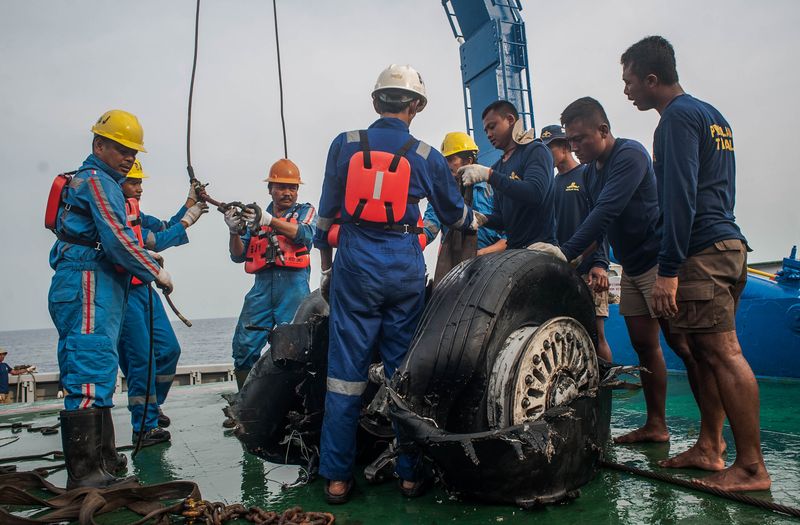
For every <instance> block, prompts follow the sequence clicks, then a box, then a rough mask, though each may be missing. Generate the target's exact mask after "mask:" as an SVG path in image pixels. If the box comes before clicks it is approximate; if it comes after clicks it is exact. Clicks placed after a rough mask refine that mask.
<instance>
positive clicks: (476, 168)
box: [458, 164, 492, 186]
mask: <svg viewBox="0 0 800 525" xmlns="http://www.w3.org/2000/svg"><path fill="white" fill-rule="evenodd" d="M491 174H492V169H491V168H487V167H486V166H481V165H480V164H470V165H469V166H463V167H461V168H458V176H459V177H461V182H462V183H463V184H464V186H472V185H473V184H475V183H477V182H484V181H487V180H489V175H491Z"/></svg>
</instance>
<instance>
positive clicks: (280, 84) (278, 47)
mask: <svg viewBox="0 0 800 525" xmlns="http://www.w3.org/2000/svg"><path fill="white" fill-rule="evenodd" d="M197 1H198V3H199V2H200V0H197ZM272 14H273V15H274V20H275V51H276V53H277V55H278V92H279V93H280V100H281V130H282V131H283V158H285V159H288V158H289V149H288V146H287V144H286V119H285V118H284V115H283V73H282V71H281V43H280V39H279V38H278V6H277V0H272Z"/></svg>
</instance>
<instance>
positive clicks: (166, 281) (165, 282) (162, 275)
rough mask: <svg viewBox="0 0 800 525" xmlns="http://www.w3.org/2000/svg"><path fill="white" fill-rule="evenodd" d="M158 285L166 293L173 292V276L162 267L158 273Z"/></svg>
mask: <svg viewBox="0 0 800 525" xmlns="http://www.w3.org/2000/svg"><path fill="white" fill-rule="evenodd" d="M156 286H158V287H159V288H161V290H163V291H164V295H169V294H171V293H172V276H171V275H170V274H169V272H168V271H166V270H165V269H164V268H161V269H160V270H159V271H158V275H156Z"/></svg>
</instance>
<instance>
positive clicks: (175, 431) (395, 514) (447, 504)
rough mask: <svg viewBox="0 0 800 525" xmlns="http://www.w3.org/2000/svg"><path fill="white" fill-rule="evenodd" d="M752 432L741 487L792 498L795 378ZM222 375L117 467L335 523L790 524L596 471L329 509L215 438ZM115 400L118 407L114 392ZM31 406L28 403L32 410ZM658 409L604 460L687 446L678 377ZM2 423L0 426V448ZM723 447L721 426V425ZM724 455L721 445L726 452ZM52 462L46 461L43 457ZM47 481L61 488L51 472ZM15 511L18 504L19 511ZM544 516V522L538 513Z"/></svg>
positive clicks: (124, 427)
mask: <svg viewBox="0 0 800 525" xmlns="http://www.w3.org/2000/svg"><path fill="white" fill-rule="evenodd" d="M760 384H761V399H762V417H761V422H762V429H763V432H762V440H763V443H764V453H765V457H766V461H767V467H768V469H769V470H770V472H771V474H772V477H773V488H772V490H771V491H769V492H761V493H751V495H753V496H757V497H763V498H767V499H771V500H773V501H775V502H778V503H782V504H785V505H790V506H794V507H800V382H797V381H795V382H777V381H762V382H760ZM233 388H234V385H233V384H232V383H227V384H216V385H205V386H198V387H179V388H175V389H173V392H172V394H171V397H170V399H169V401H168V402H167V404H166V406H165V407H164V409H165V412H166V413H167V414H168V415H169V416H170V417H171V418H172V426H171V427H170V429H169V430H170V431H171V432H172V443H171V444H169V445H161V446H156V447H151V448H148V449H145V450H143V451H142V452H141V453H140V454H139V455H138V456H137V458H136V459H135V460H134V461H133V462H132V464H131V465H129V467H128V469H129V472H130V473H132V474H135V475H136V476H138V477H139V479H140V480H141V481H143V482H145V483H156V482H161V481H166V480H174V479H190V480H194V481H196V482H197V483H198V484H199V486H200V489H201V491H202V493H203V497H204V498H206V499H209V500H215V501H224V502H227V503H234V502H243V503H244V504H245V505H258V506H261V507H263V508H266V509H270V510H282V509H285V508H287V507H290V506H294V505H301V506H302V507H303V508H304V509H306V510H317V511H330V512H333V513H334V514H335V515H336V521H337V523H344V524H347V523H349V524H361V523H364V524H371V523H381V524H388V523H403V524H406V523H419V524H422V523H425V524H436V523H490V522H491V523H502V522H513V523H534V522H543V523H548V524H556V523H578V522H580V523H607V524H616V523H704V524H708V523H753V524H762V523H767V524H772V523H797V521H796V520H792V519H791V518H788V517H785V516H782V515H779V514H774V513H769V512H766V511H762V510H759V509H754V508H751V507H747V506H745V505H742V504H738V503H733V502H728V501H726V500H722V499H719V498H716V497H712V496H707V495H705V494H701V493H695V492H690V491H687V490H685V489H681V488H677V487H672V486H669V485H666V484H662V483H658V482H653V481H648V480H644V479H641V478H636V477H633V476H630V475H627V474H621V473H617V472H611V471H604V470H601V471H600V473H599V474H598V476H597V477H596V478H595V480H594V481H592V482H591V483H590V484H589V485H587V486H586V487H584V488H583V489H582V491H581V497H580V498H579V499H577V500H575V501H573V502H571V503H568V504H563V505H558V506H554V507H547V508H545V509H541V510H534V511H522V510H520V509H517V508H514V507H507V506H491V505H483V504H476V503H473V502H462V501H458V500H456V499H453V498H451V497H450V496H448V494H447V493H446V492H444V490H442V489H441V488H437V489H435V490H433V491H432V492H430V493H428V494H426V495H425V496H424V497H422V498H419V499H416V500H407V499H404V498H402V497H401V496H400V495H399V493H398V492H397V490H396V487H395V485H394V484H392V483H388V484H384V485H381V486H377V487H375V486H367V485H366V484H365V483H364V482H363V480H362V482H361V484H360V488H359V490H358V492H357V493H356V496H355V497H354V499H353V500H352V501H351V502H350V503H349V504H347V505H345V506H339V507H330V506H328V505H327V504H326V503H325V502H324V499H323V496H322V483H321V482H319V481H317V482H314V483H312V484H310V485H307V486H302V487H298V488H292V489H287V490H282V489H281V485H282V484H283V483H292V482H293V481H295V479H296V478H297V473H298V471H297V468H296V467H291V466H283V465H281V466H277V465H273V464H270V463H267V462H264V461H262V460H260V459H259V458H257V457H255V456H252V455H250V454H247V453H245V452H243V451H242V448H241V446H240V445H239V442H238V441H237V440H236V439H235V438H234V437H232V436H226V435H225V432H224V431H223V429H222V427H221V422H222V419H223V415H222V412H221V409H222V407H223V406H225V402H224V401H223V400H222V399H221V397H220V394H221V393H223V392H228V391H231V390H232V389H233ZM116 402H117V403H118V404H120V405H124V403H125V400H124V398H119V399H117V400H116ZM59 408H60V405H59V404H56V403H53V402H48V403H45V404H37V405H34V406H33V407H31V406H23V405H8V406H6V407H3V409H2V410H0V423H8V422H12V421H23V422H31V421H35V422H36V424H37V425H40V424H51V423H54V422H55V421H56V418H57V411H58V409H59ZM32 409H35V410H37V411H35V412H32V411H31V410H32ZM667 415H668V418H669V420H668V422H669V425H670V431H671V433H672V442H671V444H664V445H643V446H627V447H619V446H617V447H614V448H613V449H612V451H611V453H610V457H611V459H616V460H617V461H621V462H624V463H628V464H631V465H635V466H638V467H642V468H648V469H654V470H662V471H663V470H664V469H659V468H658V467H657V465H656V461H658V460H660V459H663V458H665V457H667V456H668V455H669V454H670V453H672V454H674V453H676V452H680V451H683V450H685V449H686V448H688V447H689V445H691V444H692V443H693V441H694V439H695V438H696V435H697V431H698V424H697V421H698V413H697V409H696V407H695V405H694V402H693V400H692V397H691V392H690V390H689V387H688V383H687V382H686V379H685V377H683V376H680V375H673V376H670V378H669V398H668V403H667ZM114 420H115V423H116V427H117V443H118V444H120V445H123V444H129V443H130V423H129V417H128V412H127V410H126V409H125V408H122V407H121V408H117V409H115V411H114ZM643 421H644V400H643V398H642V394H641V392H640V391H633V392H629V391H617V392H615V395H614V414H613V417H612V435H617V434H620V433H622V432H623V431H625V430H627V429H632V428H634V427H636V426H638V425H640V424H641V423H642V422H643ZM11 435H12V434H11V431H9V430H0V445H3V444H4V443H7V442H8V440H5V439H3V438H6V437H9V436H11ZM16 435H18V436H20V439H19V440H18V441H16V442H14V443H11V444H9V445H7V446H3V447H2V448H0V457H10V456H18V455H23V454H34V453H40V452H46V451H49V450H56V449H60V448H61V438H60V436H59V435H55V436H41V435H39V434H29V433H27V432H22V433H20V434H16ZM726 439H727V441H728V443H729V448H730V449H731V450H732V449H733V439H732V436H731V434H730V429H729V428H726ZM732 460H733V453H732V452H731V453H729V456H728V461H729V462H730V461H732ZM46 464H48V462H47V461H40V462H27V463H24V464H23V463H21V464H19V466H20V469H21V470H24V469H25V468H26V467H27V468H33V467H35V466H40V465H46ZM51 464H52V463H51ZM669 473H674V474H676V475H679V476H682V477H693V476H695V475H702V473H700V472H697V471H694V472H693V471H669ZM49 479H50V481H51V482H53V483H55V484H56V485H61V486H63V485H64V484H65V482H66V474H65V473H64V472H63V471H61V472H57V473H54V474H53V475H51V476H50V478H49ZM19 510H22V509H19ZM133 519H134V515H133V514H127V513H124V512H123V513H116V514H114V515H107V516H104V517H103V519H102V522H103V523H127V522H129V521H133ZM541 520H544V521H541Z"/></svg>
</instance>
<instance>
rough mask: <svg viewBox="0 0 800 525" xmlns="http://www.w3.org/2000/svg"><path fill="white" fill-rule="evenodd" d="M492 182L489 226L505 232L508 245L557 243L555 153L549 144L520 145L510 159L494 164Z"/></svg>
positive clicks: (490, 179) (490, 178) (522, 246)
mask: <svg viewBox="0 0 800 525" xmlns="http://www.w3.org/2000/svg"><path fill="white" fill-rule="evenodd" d="M489 184H491V185H492V187H493V188H494V189H495V190H497V191H496V192H495V194H494V211H493V212H492V214H491V215H489V216H488V219H489V220H488V221H487V223H486V227H488V228H493V229H495V230H503V231H505V232H506V236H507V237H508V247H509V248H512V249H513V248H527V247H528V246H529V245H531V244H533V243H535V242H547V243H551V244H555V243H556V236H555V232H556V227H555V211H554V205H553V155H552V154H551V153H550V149H549V148H548V147H547V146H545V145H544V144H542V143H541V142H530V143H528V144H521V145H519V146H517V148H516V149H515V150H514V151H513V152H512V153H511V156H510V157H509V158H508V160H506V161H503V159H502V157H501V158H500V160H498V161H497V162H495V163H494V165H493V166H492V174H491V176H490V177H489Z"/></svg>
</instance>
